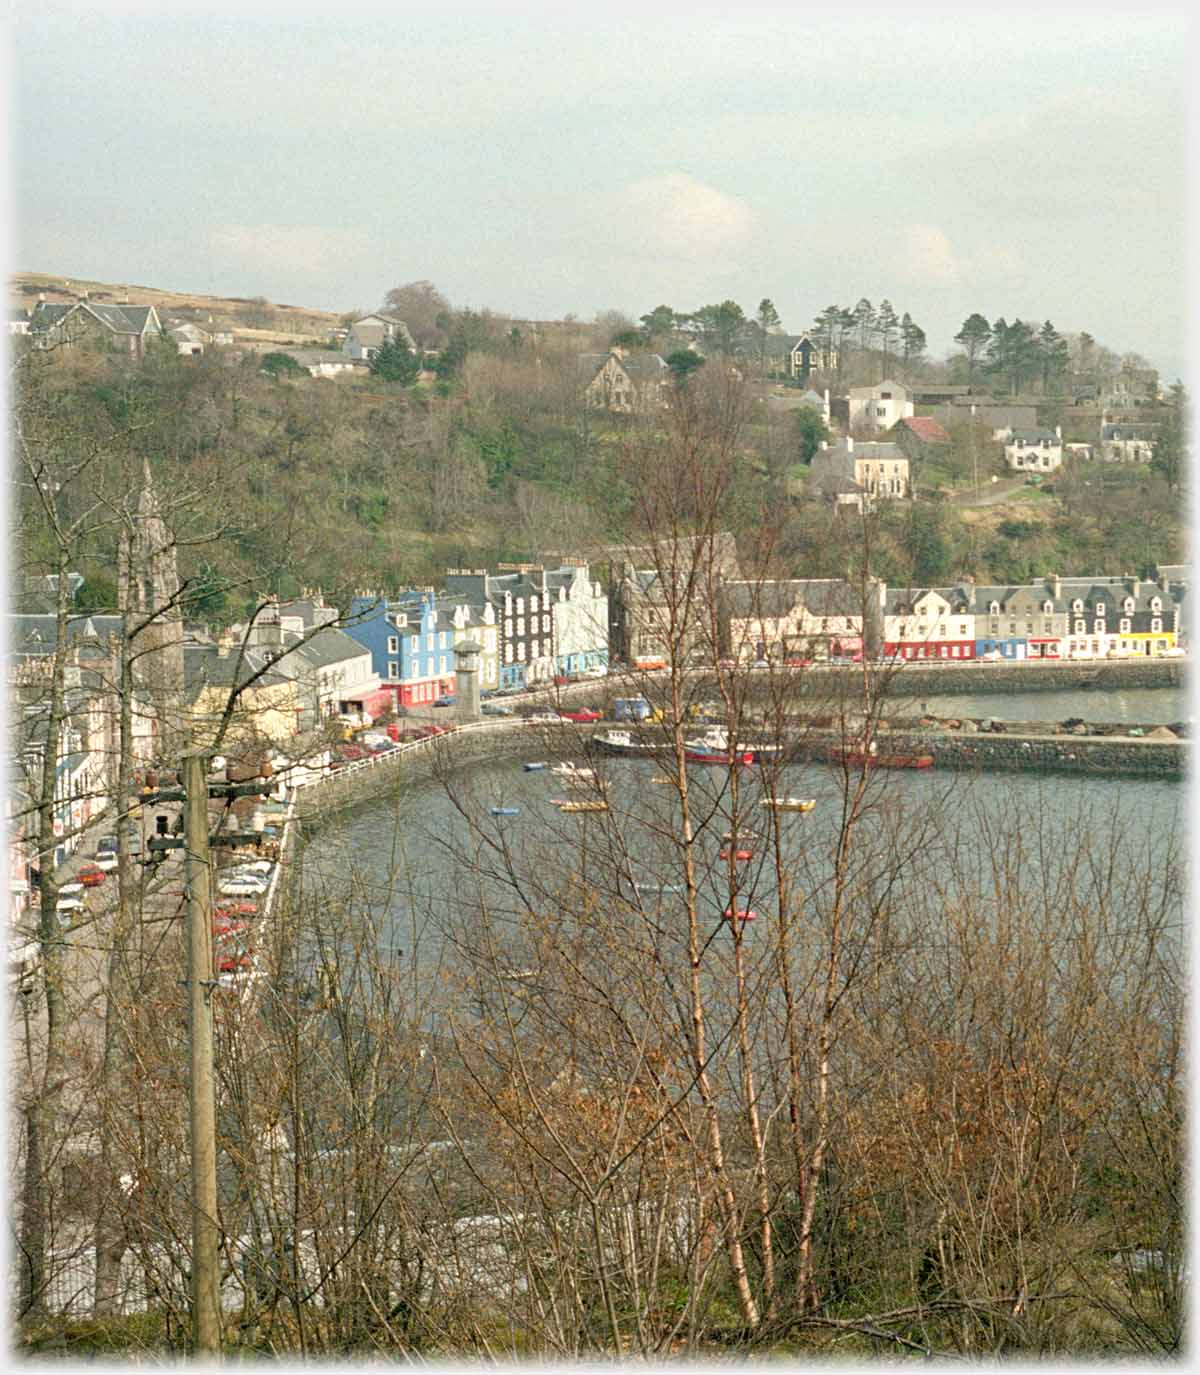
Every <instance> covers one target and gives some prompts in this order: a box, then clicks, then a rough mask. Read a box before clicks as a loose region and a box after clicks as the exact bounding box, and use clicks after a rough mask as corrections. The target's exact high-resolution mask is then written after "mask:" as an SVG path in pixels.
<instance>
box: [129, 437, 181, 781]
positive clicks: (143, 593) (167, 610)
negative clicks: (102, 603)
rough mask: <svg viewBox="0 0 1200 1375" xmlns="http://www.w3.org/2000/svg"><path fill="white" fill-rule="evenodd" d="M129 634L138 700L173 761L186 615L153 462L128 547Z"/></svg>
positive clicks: (146, 469) (162, 751) (166, 759)
mask: <svg viewBox="0 0 1200 1375" xmlns="http://www.w3.org/2000/svg"><path fill="white" fill-rule="evenodd" d="M128 558H129V563H128V567H127V570H126V577H125V578H124V579H123V580H122V581H123V582H124V583H125V587H126V589H127V592H126V597H125V599H124V601H123V604H124V605H125V608H126V617H127V622H126V624H127V627H128V630H127V633H128V635H129V647H130V652H131V655H132V659H133V679H134V683H135V685H136V688H137V690H138V696H139V698H142V699H143V700H145V701H146V703H147V704H148V705H149V707H150V708H151V710H152V712H153V719H154V733H155V751H154V752H155V755H156V756H157V758H158V760H159V761H160V762H162V763H172V762H174V760H175V758H176V756H177V755H178V753H179V751H180V748H181V745H182V742H183V735H184V700H183V688H184V683H183V612H182V609H181V607H180V585H179V566H178V560H177V558H176V544H175V539H174V536H173V535H172V534H171V532H170V530H169V529H168V528H167V525H166V522H165V521H164V520H163V518H162V508H161V506H160V505H159V502H158V497H157V494H156V493H155V490H154V482H153V479H152V477H151V475H150V463H149V460H143V463H142V489H141V492H140V493H139V494H138V501H137V510H136V512H135V514H134V519H133V529H132V532H131V536H130V539H129V543H128Z"/></svg>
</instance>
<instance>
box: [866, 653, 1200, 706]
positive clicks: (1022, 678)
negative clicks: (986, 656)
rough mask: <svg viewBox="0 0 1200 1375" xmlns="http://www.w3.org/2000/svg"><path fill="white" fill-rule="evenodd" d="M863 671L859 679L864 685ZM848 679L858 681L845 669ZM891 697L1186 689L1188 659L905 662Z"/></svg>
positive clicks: (892, 676) (892, 677) (890, 673)
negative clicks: (862, 680) (894, 695)
mask: <svg viewBox="0 0 1200 1375" xmlns="http://www.w3.org/2000/svg"><path fill="white" fill-rule="evenodd" d="M861 673H862V670H861V669H860V670H858V679H857V681H859V682H861ZM843 676H844V677H845V678H846V679H847V681H853V680H854V678H855V675H854V673H853V672H852V671H851V670H843ZM882 676H886V678H887V681H888V682H889V684H890V690H891V691H892V692H893V693H896V694H899V695H902V696H915V695H918V694H922V693H923V694H927V695H929V696H939V697H942V696H952V695H959V694H968V693H1003V692H1014V693H1016V692H1084V691H1097V692H1130V691H1133V690H1134V689H1136V688H1182V687H1184V686H1185V685H1186V683H1187V661H1186V660H1182V659H1135V660H1115V659H1107V660H1097V661H1092V662H1089V661H1087V660H1079V661H1070V662H1066V663H1021V662H1014V663H1007V662H1005V663H987V664H985V663H974V664H972V663H966V664H943V665H937V664H919V663H907V664H904V665H903V666H902V667H901V668H898V669H895V670H889V669H885V670H883V671H882Z"/></svg>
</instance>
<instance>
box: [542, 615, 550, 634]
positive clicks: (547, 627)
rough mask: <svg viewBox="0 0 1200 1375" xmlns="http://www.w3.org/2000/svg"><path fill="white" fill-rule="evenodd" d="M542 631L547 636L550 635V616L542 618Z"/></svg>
mask: <svg viewBox="0 0 1200 1375" xmlns="http://www.w3.org/2000/svg"><path fill="white" fill-rule="evenodd" d="M542 630H543V632H545V633H546V634H547V635H548V634H549V633H550V617H549V615H548V614H547V615H545V616H543V617H542Z"/></svg>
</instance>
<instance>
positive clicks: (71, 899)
mask: <svg viewBox="0 0 1200 1375" xmlns="http://www.w3.org/2000/svg"><path fill="white" fill-rule="evenodd" d="M54 910H55V911H56V912H57V913H58V914H59V916H64V917H69V916H71V915H72V913H74V912H82V911H83V899H82V898H81V897H80V896H79V895H78V894H77V893H69V894H68V895H67V896H66V897H65V898H64V897H60V898H59V900H58V901H57V902H56V903H55V904H54Z"/></svg>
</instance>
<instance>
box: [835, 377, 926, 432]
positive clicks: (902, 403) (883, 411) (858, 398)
mask: <svg viewBox="0 0 1200 1375" xmlns="http://www.w3.org/2000/svg"><path fill="white" fill-rule="evenodd" d="M847 394H848V396H849V399H850V414H849V421H848V423H849V426H850V428H851V429H852V430H853V429H856V428H858V427H860V426H861V427H864V428H869V429H876V430H890V429H891V428H892V426H893V425H894V424H895V423H896V421H897V420H903V419H904V418H905V416H909V415H912V414H913V403H912V401H911V400H910V398H909V391H908V388H907V387H906V386H904V384H903V383H901V382H893V381H891V380H890V379H887V380H885V381H883V382H880V383H878V384H877V385H876V386H874V387H851V388H850V390H849V392H848V393H847Z"/></svg>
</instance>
